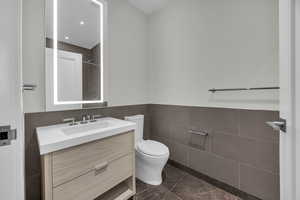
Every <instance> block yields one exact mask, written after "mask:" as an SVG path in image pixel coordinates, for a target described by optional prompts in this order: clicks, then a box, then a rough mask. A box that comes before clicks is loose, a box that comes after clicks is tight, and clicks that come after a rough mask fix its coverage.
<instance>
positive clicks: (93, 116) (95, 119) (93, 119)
mask: <svg viewBox="0 0 300 200" xmlns="http://www.w3.org/2000/svg"><path fill="white" fill-rule="evenodd" d="M101 117H102V115H92V119H91V122H96V121H97V119H99V118H101Z"/></svg>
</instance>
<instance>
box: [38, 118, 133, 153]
mask: <svg viewBox="0 0 300 200" xmlns="http://www.w3.org/2000/svg"><path fill="white" fill-rule="evenodd" d="M135 129H136V124H135V123H133V122H130V121H125V120H120V119H115V118H109V117H108V118H101V119H98V120H97V122H93V123H88V124H78V125H75V126H70V125H69V124H68V123H67V124H59V125H53V126H47V127H39V128H37V138H38V143H39V148H40V154H41V155H45V154H48V153H52V152H54V151H59V150H62V149H66V148H70V147H73V146H77V145H80V144H84V143H88V142H92V141H95V140H99V139H103V138H106V137H110V136H114V135H118V134H121V133H124V132H128V131H131V130H135Z"/></svg>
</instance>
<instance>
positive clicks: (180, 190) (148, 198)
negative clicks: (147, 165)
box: [134, 165, 242, 200]
mask: <svg viewBox="0 0 300 200" xmlns="http://www.w3.org/2000/svg"><path fill="white" fill-rule="evenodd" d="M136 187H137V194H136V196H135V197H134V200H242V199H240V198H239V197H236V196H234V195H232V194H230V193H228V192H225V191H224V190H221V189H219V188H217V187H215V186H213V185H211V184H209V183H207V182H205V181H203V180H201V179H199V178H196V177H194V176H192V175H190V174H187V173H185V172H183V171H181V170H180V169H177V168H175V167H173V166H171V165H167V166H166V168H165V170H164V181H163V183H162V184H161V185H160V186H150V185H147V184H145V183H143V182H141V181H139V180H137V183H136Z"/></svg>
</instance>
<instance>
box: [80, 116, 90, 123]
mask: <svg viewBox="0 0 300 200" xmlns="http://www.w3.org/2000/svg"><path fill="white" fill-rule="evenodd" d="M90 118H91V116H90V115H83V116H82V121H81V122H80V124H87V123H88V122H89V120H90Z"/></svg>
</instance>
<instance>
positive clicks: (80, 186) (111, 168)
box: [53, 153, 134, 200]
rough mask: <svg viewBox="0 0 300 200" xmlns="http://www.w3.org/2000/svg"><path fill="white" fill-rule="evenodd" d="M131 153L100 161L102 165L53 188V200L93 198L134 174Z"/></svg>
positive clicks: (89, 199) (90, 199)
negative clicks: (113, 159)
mask: <svg viewBox="0 0 300 200" xmlns="http://www.w3.org/2000/svg"><path fill="white" fill-rule="evenodd" d="M133 156H134V154H133V153H131V154H129V155H127V156H124V157H122V158H120V159H118V160H115V161H112V162H108V164H107V165H106V164H105V163H106V162H103V163H104V164H102V163H100V164H99V165H98V166H102V167H100V168H98V167H97V166H96V167H95V168H96V169H95V170H94V171H90V172H89V173H87V174H85V175H82V176H80V177H78V178H76V179H74V180H72V181H70V182H68V183H65V184H63V185H60V186H58V187H56V188H53V200H93V199H95V198H96V197H98V196H99V195H101V194H103V193H104V192H106V191H108V190H109V189H111V188H112V187H114V186H116V185H117V184H119V183H120V182H122V181H124V180H126V179H127V178H128V177H130V176H132V174H133Z"/></svg>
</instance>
